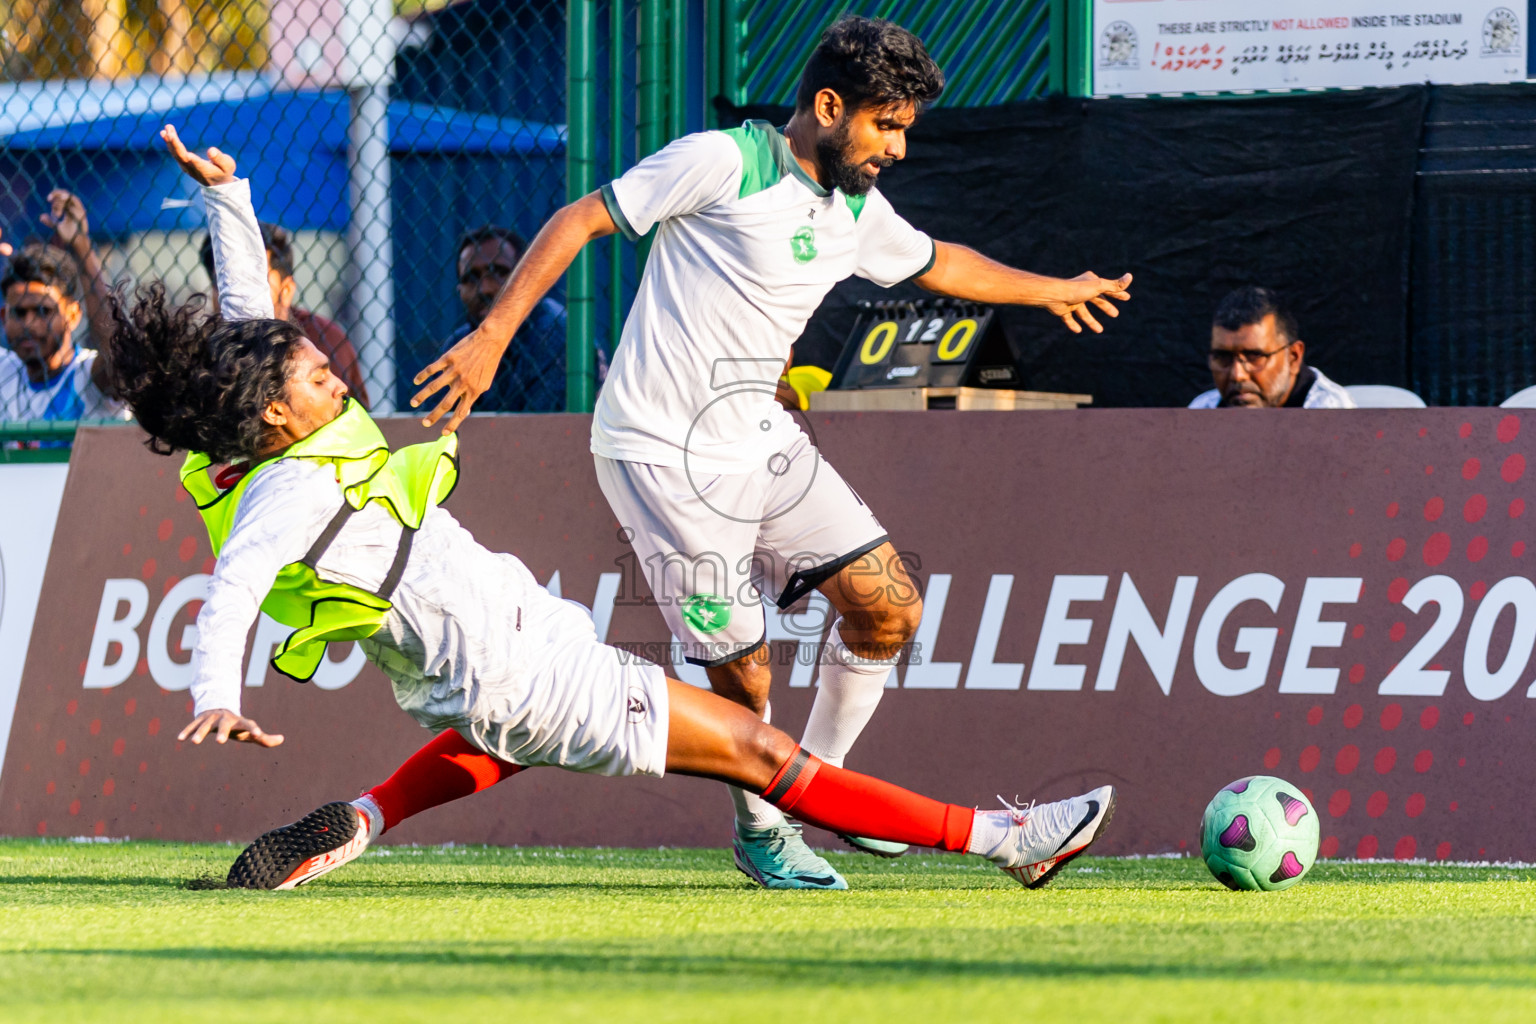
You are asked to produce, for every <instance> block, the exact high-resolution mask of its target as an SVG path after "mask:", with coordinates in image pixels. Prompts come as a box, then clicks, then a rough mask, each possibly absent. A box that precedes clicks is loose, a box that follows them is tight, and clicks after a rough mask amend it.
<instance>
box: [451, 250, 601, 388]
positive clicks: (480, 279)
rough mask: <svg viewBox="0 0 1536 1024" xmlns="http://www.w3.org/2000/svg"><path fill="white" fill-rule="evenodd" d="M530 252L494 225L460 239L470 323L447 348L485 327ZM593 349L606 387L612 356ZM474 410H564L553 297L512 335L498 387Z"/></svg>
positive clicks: (561, 326)
mask: <svg viewBox="0 0 1536 1024" xmlns="http://www.w3.org/2000/svg"><path fill="white" fill-rule="evenodd" d="M527 247H528V246H527V243H526V242H525V241H524V240H523V237H522V236H521V235H519V234H518V233H517V232H516V231H513V230H511V229H510V228H498V227H492V226H489V225H487V226H485V227H480V228H476V229H475V230H473V231H468V232H465V234H464V235H463V237H461V238H460V239H459V244H458V247H457V248H456V249H455V250H454V252H456V253H457V254H458V276H459V301H460V302H462V303H463V304H464V319H465V323H463V324H461V325H460V326H459V327H458V329H457V330H455V331H454V332H453V334H452V335H450V336H449V338H448V341H447V342H446V343H445V347H449V346H452V345H453V344H454V343H455V342H457V341H458V340H459V339H460V338H463V337H464V336H465V335H466V334H468V333H469V332H470V331H472V330H474V329H475V328H476V327H479V326H480V321H482V320H484V319H485V315H486V314H487V313H489V312H490V310H491V304H492V303H493V302H494V301H495V300H496V294H497V293H498V292H500V291H501V286H502V285H504V284H506V283H507V278H508V277H510V276H511V275H512V268H513V267H515V266H517V261H518V260H520V259H522V257H523V251H524V250H525V249H526V248H527ZM592 349H593V353H592V357H593V362H594V364H595V365H596V368H597V382H598V383H599V384H601V383H602V381H603V378H604V377H605V376H607V374H608V356H607V353H605V352H604V351H603V348H602V346H601V345H599V344H598V343H597V341H596V339H593V342H592ZM475 408H476V409H479V410H482V411H485V412H562V411H564V409H565V307H564V306H562V305H560V303H558V302H556V301H555V300H554V299H551V298H549V297H548V296H546V297H545V298H543V299H541V300H539V304H538V305H536V306H534V307H533V312H531V313H529V314H528V319H527V320H525V321H524V322H523V326H522V327H520V328H518V331H517V333H516V334H514V335H513V336H512V343H511V344H510V345H508V346H507V351H506V353H505V354H504V355H503V356H502V358H501V367H500V368H499V369H498V370H497V371H496V380H495V382H494V383H493V384H492V385H491V388H490V390H489V391H487V392H486V393H485V396H484V397H483V398H482V399H481V400H480V401H478V402H476V403H475Z"/></svg>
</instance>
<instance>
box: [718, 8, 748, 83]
mask: <svg viewBox="0 0 1536 1024" xmlns="http://www.w3.org/2000/svg"><path fill="white" fill-rule="evenodd" d="M720 29H721V32H720V37H719V38H720V78H721V88H720V93H721V95H723V96H724V97H725V98H726V99H727V100H729V101H731V102H732V103H734V104H736V105H737V106H738V107H739V106H741V105H742V104H743V103H745V102H746V90H745V88H744V87H743V83H742V80H741V67H742V63H743V58H744V57H745V54H743V53H742V40H743V38H744V36H745V33H744V32H743V30H742V18H741V0H720Z"/></svg>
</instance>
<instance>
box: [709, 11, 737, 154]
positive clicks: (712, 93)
mask: <svg viewBox="0 0 1536 1024" xmlns="http://www.w3.org/2000/svg"><path fill="white" fill-rule="evenodd" d="M724 38H725V35H724V33H723V32H721V30H720V0H704V124H705V126H706V127H714V128H729V127H731V126H730V125H724V124H721V123H720V119H719V116H718V115H717V114H716V113H715V97H716V96H717V95H720V94H721V93H720V43H721V40H723V39H724Z"/></svg>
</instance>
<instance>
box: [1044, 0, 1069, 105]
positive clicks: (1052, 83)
mask: <svg viewBox="0 0 1536 1024" xmlns="http://www.w3.org/2000/svg"><path fill="white" fill-rule="evenodd" d="M1045 45H1046V46H1048V47H1049V48H1050V53H1049V55H1048V56H1049V58H1050V62H1051V63H1050V70H1048V71H1047V72H1046V76H1045V83H1046V84H1045V90H1046V92H1048V93H1050V94H1052V95H1057V96H1059V95H1061V94H1062V93H1064V92H1066V91H1067V0H1051V31H1050V36H1049V38H1048V41H1047V43H1046V44H1045Z"/></svg>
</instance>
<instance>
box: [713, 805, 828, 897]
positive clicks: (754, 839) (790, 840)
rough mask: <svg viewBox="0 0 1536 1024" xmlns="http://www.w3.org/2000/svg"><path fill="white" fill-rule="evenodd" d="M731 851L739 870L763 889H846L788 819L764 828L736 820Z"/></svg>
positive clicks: (796, 826) (798, 828) (798, 827)
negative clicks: (746, 825)
mask: <svg viewBox="0 0 1536 1024" xmlns="http://www.w3.org/2000/svg"><path fill="white" fill-rule="evenodd" d="M735 832H736V834H735V837H734V838H733V840H732V841H731V853H732V854H733V855H734V856H735V858H736V867H737V869H738V870H740V871H741V873H742V874H744V875H746V876H747V877H748V878H750V879H752V881H754V882H756V883H757V884H758V885H760V886H762V887H763V888H764V889H846V888H848V882H847V880H846V879H844V878H843V876H842V875H840V874H838V873H837V872H836V871H834V870H832V865H830V864H828V863H827V862H826V861H825V860H823V859H822V858H821V857H818V856H817V855H816V854H815V853H813V852H812V851H811V848H810V847H809V846H806V845H805V840H804V839H802V838H801V837H800V826H799V825H791V824H790V823H788V822H785V823H783V824H782V825H774V826H773V827H771V828H765V829H750V828H742V826H741V822H739V821H738V822H736V829H735Z"/></svg>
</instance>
